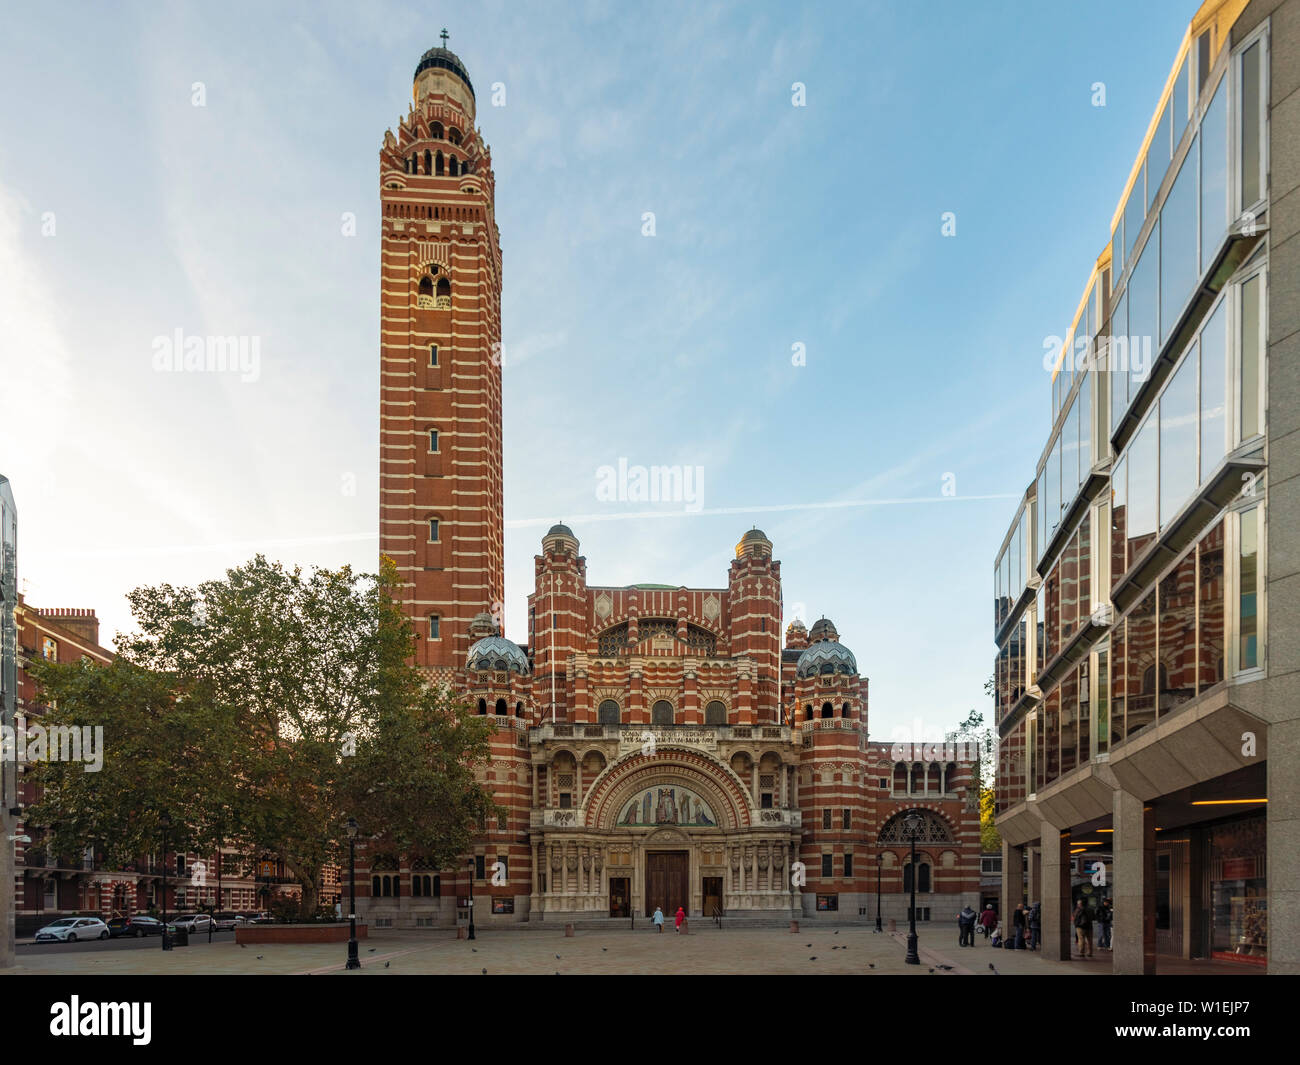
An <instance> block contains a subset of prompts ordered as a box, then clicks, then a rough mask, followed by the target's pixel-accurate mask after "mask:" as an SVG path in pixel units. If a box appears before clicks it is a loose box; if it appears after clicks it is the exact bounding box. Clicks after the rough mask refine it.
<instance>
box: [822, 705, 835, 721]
mask: <svg viewBox="0 0 1300 1065" xmlns="http://www.w3.org/2000/svg"><path fill="white" fill-rule="evenodd" d="M834 716H835V707H833V706H831V704H830V703H822V717H824V718H825V717H834Z"/></svg>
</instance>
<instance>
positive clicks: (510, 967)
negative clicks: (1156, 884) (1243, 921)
mask: <svg viewBox="0 0 1300 1065" xmlns="http://www.w3.org/2000/svg"><path fill="white" fill-rule="evenodd" d="M906 938H907V937H906V935H905V933H903V932H896V933H892V934H891V933H889V932H885V933H881V934H877V933H876V932H875V931H874V930H873V929H872V928H871V927H870V926H853V925H848V926H839V927H836V926H834V925H819V926H815V927H810V926H809V925H807V924H805V925H804V927H803V928H802V929H801V930H800V931H799V932H797V933H791V932H789V931H788V930H785V929H740V928H736V929H728V928H723V929H721V930H719V929H717V928H716V927H715V926H713V925H712V924H706V925H705V926H703V927H701V928H698V929H696V930H693V931H692V932H691V934H689V935H685V936H681V935H677V934H676V933H675V932H673V931H672V930H671V928H669V929H668V930H666V931H664V932H662V933H657V932H654V931H652V930H650V929H649V928H644V929H643V928H640V927H638V928H637V929H636V930H634V931H630V930H626V929H620V930H613V929H609V930H600V931H578V932H576V933H575V934H574V936H573V937H572V938H566V937H565V935H564V931H563V928H562V927H556V928H554V929H551V928H549V927H548V928H544V929H527V930H519V931H514V930H509V931H499V930H495V929H485V930H482V931H480V932H479V934H478V938H477V939H476V940H475V941H474V942H470V941H468V940H458V939H456V937H455V933H454V932H451V931H448V930H445V929H439V930H431V931H419V932H415V931H402V932H397V931H394V932H387V931H385V932H376V933H374V934H372V935H371V937H370V938H369V939H363V940H361V965H362V968H361V974H360V975H364V976H374V975H385V976H397V975H416V974H451V975H462V976H470V975H483V970H484V969H486V970H487V975H489V976H492V975H497V976H500V975H552V974H555V973H559V974H560V975H561V976H566V975H575V974H577V975H619V974H641V973H644V974H670V973H691V974H700V975H717V976H723V975H735V974H746V973H753V974H781V975H791V974H795V975H802V974H807V975H816V974H835V975H845V974H851V973H860V974H866V975H881V976H883V975H904V976H954V975H969V974H976V975H985V976H991V975H993V973H992V972H991V971H990V969H989V966H990V964H992V965H994V966H995V967H996V969H997V971H998V973H1000V974H1008V975H1010V974H1036V975H1046V974H1053V975H1066V974H1070V973H1088V974H1094V975H1102V974H1105V973H1109V971H1110V956H1109V954H1107V953H1105V952H1099V953H1098V956H1097V957H1096V958H1095V959H1092V960H1088V961H1075V962H1050V961H1046V960H1044V959H1043V958H1042V957H1041V956H1040V955H1037V954H1033V953H1031V952H1029V951H1007V950H994V949H993V948H991V947H989V946H988V944H987V942H986V941H985V940H984V939H983V938H982V937H980V938H977V940H976V945H975V946H974V947H967V948H959V947H958V946H957V927H956V925H955V924H952V925H937V924H930V925H928V926H926V927H925V929H924V930H923V932H922V933H921V937H920V948H921V949H920V953H921V959H922V964H921V965H919V966H917V965H905V964H904V963H903V957H904V955H905V953H906ZM346 957H347V947H346V945H345V944H342V943H327V944H305V945H296V944H295V945H289V944H262V945H257V946H248V947H240V946H237V945H236V944H234V943H230V942H226V943H212V944H207V943H198V942H196V943H195V944H194V945H192V946H189V947H184V948H179V949H176V950H173V951H170V952H164V951H163V950H162V949H161V948H158V949H155V950H99V951H86V952H84V953H83V952H68V951H59V952H57V953H56V952H54V951H51V952H50V953H48V954H43V953H41V952H40V951H39V950H37V951H29V952H24V953H21V954H20V955H19V957H18V967H17V968H16V969H13V970H9V972H10V973H18V974H40V973H62V974H69V973H75V974H84V975H105V976H109V975H130V974H155V973H156V974H163V973H177V974H186V975H189V974H227V975H236V974H238V975H247V974H250V973H251V974H256V973H268V974H280V975H284V974H298V975H307V974H311V975H332V974H333V973H336V972H342V971H343V965H344V962H345V960H346ZM943 966H951V968H947V969H945V968H943ZM931 970H933V972H931Z"/></svg>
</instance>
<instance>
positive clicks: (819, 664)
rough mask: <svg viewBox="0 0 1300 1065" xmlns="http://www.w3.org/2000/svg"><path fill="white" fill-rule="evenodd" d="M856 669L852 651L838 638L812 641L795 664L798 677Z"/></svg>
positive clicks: (854, 670) (856, 664)
mask: <svg viewBox="0 0 1300 1065" xmlns="http://www.w3.org/2000/svg"><path fill="white" fill-rule="evenodd" d="M815 627H816V626H814V628H815ZM857 671H858V661H857V659H856V658H854V657H853V652H852V651H850V650H849V649H848V648H847V647H845V646H844V645H843V644H842V643H840V642H839V641H838V640H819V641H818V642H816V643H814V644H813V645H812V646H810V647H809V648H808V650H806V651H805V652H804V653H803V654H801V655H800V656H799V662H798V664H797V665H796V666H795V673H796V674H797V675H798V676H800V677H812V676H816V675H817V674H818V673H857Z"/></svg>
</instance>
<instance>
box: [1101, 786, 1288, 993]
mask: <svg viewBox="0 0 1300 1065" xmlns="http://www.w3.org/2000/svg"><path fill="white" fill-rule="evenodd" d="M1114 804H1115V806H1114V809H1115V813H1114V827H1115V834H1114V839H1113V843H1114V847H1115V858H1114V864H1113V866H1112V868H1111V870H1110V871H1109V874H1108V877H1107V883H1113V885H1114V891H1113V893H1112V895H1111V898H1113V899H1114V900H1115V924H1114V927H1113V929H1112V938H1113V944H1114V950H1113V952H1112V955H1111V965H1112V967H1113V969H1114V971H1115V972H1117V973H1127V974H1140V975H1144V976H1150V975H1152V974H1154V973H1155V971H1156V814H1155V809H1154V807H1151V806H1148V805H1146V804H1144V803H1143V802H1142V800H1141V799H1139V798H1138V797H1137V796H1136V795H1133V794H1132V793H1130V792H1127V791H1124V790H1123V789H1122V788H1117V789H1116V790H1115V795H1114ZM1270 901H1271V900H1270Z"/></svg>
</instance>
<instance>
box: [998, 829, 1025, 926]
mask: <svg viewBox="0 0 1300 1065" xmlns="http://www.w3.org/2000/svg"><path fill="white" fill-rule="evenodd" d="M1024 897H1025V848H1024V847H1016V846H1013V845H1012V844H1010V843H1008V842H1007V841H1006V840H1005V839H1004V840H1003V841H1002V903H1001V905H1000V906H999V916H1000V918H1001V921H1002V932H1003V934H1004V935H1006V936H1008V937H1009V936H1011V934H1012V924H1011V915H1012V914H1013V913H1015V912H1016V906H1017V905H1018V904H1019V903H1021V902H1023V901H1024Z"/></svg>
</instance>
